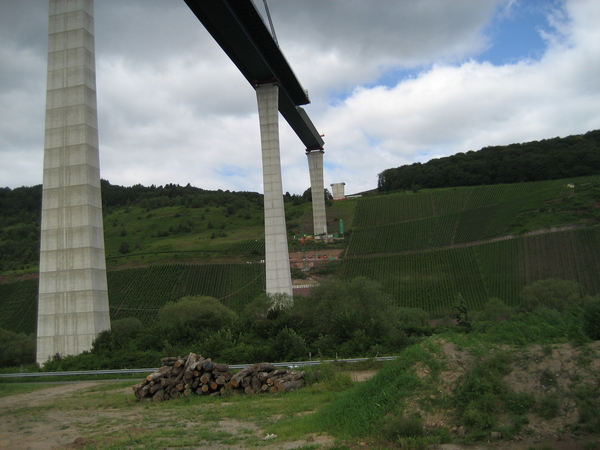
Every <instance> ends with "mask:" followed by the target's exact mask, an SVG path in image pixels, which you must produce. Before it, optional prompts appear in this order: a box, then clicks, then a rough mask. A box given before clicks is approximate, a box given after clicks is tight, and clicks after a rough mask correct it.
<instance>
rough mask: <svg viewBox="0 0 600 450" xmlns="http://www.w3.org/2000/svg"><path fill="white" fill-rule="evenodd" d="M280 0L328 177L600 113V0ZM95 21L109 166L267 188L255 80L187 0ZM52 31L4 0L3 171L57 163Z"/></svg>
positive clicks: (3, 181)
mask: <svg viewBox="0 0 600 450" xmlns="http://www.w3.org/2000/svg"><path fill="white" fill-rule="evenodd" d="M255 3H256V5H257V8H258V9H259V11H261V13H264V9H263V0H255ZM268 4H269V8H270V12H271V15H272V18H273V22H274V26H275V32H276V35H277V38H278V41H279V45H280V47H281V48H282V50H283V52H284V54H285V55H286V58H287V60H288V61H289V63H290V65H291V66H292V68H293V70H294V72H295V73H296V75H297V76H298V78H299V80H300V82H301V83H302V85H303V86H304V88H305V89H307V90H308V91H309V94H310V98H311V101H312V103H311V104H310V105H306V106H305V110H306V111H307V112H308V114H309V115H310V117H311V119H312V121H313V123H314V124H315V126H316V127H317V129H318V130H319V132H321V133H322V134H324V140H325V159H324V160H325V165H326V167H325V184H326V186H327V185H329V184H331V183H337V182H342V181H343V182H345V183H346V192H347V193H355V192H360V191H362V190H367V189H372V188H374V187H376V185H377V174H378V173H380V172H381V171H383V170H385V169H387V168H390V167H398V166H401V165H403V164H410V163H413V162H426V161H428V160H430V159H432V158H437V157H441V156H447V155H451V154H454V153H457V152H464V151H468V150H479V149H480V148H482V147H485V146H490V145H502V144H510V143H514V142H524V141H530V140H541V139H545V138H552V137H556V136H567V135H570V134H582V133H585V132H587V131H590V130H594V129H598V128H600V26H598V24H600V2H598V1H597V0H564V1H559V0H402V1H399V0H396V1H392V0H376V1H375V0H370V1H369V0H269V1H268ZM95 31H96V79H97V96H98V114H99V130H100V159H101V176H102V178H105V179H107V180H109V181H110V182H111V183H112V184H120V185H125V186H130V185H133V184H136V183H141V184H144V185H151V184H155V185H164V184H167V183H176V184H181V185H185V184H187V183H190V184H192V185H193V186H197V187H201V188H204V189H224V190H226V189H229V190H235V191H240V190H243V191H258V192H262V170H261V162H260V161H261V160H260V137H259V131H258V115H257V112H256V96H255V92H254V90H253V89H252V88H251V86H250V85H249V84H248V83H247V82H246V80H245V79H244V78H243V77H242V76H241V75H240V74H239V73H238V71H237V69H236V68H235V66H234V65H233V64H232V63H231V62H230V61H229V59H228V58H227V57H226V56H225V54H224V53H223V52H222V50H221V49H220V48H219V47H218V46H217V44H216V43H215V42H214V41H213V40H212V38H211V37H210V35H209V34H208V33H207V32H206V31H205V30H204V28H203V27H202V25H201V24H200V22H198V20H197V19H196V17H195V16H194V15H193V14H192V12H191V11H190V10H189V8H188V7H187V5H186V4H185V3H184V2H183V0H127V1H125V0H96V2H95ZM47 33H48V3H47V1H45V0H14V1H9V0H2V1H0V42H2V45H1V46H0V187H10V188H15V187H19V186H32V185H35V184H40V183H41V180H42V162H43V129H44V110H45V91H46V62H47V42H48V39H47ZM280 130H281V152H282V167H283V176H284V191H289V192H291V193H298V194H300V193H302V192H303V191H304V190H305V189H306V188H307V187H309V185H310V181H309V175H308V167H307V162H306V156H305V153H304V148H303V146H302V144H301V142H300V141H299V139H298V138H297V137H296V136H295V134H294V133H293V131H292V130H291V129H290V128H289V127H288V125H287V124H286V123H285V121H283V119H282V120H281V123H280Z"/></svg>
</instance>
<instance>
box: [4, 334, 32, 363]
mask: <svg viewBox="0 0 600 450" xmlns="http://www.w3.org/2000/svg"><path fill="white" fill-rule="evenodd" d="M35 340H36V339H35V335H33V334H31V335H26V334H24V333H19V334H17V333H14V332H12V331H9V330H4V329H3V328H0V367H14V366H19V365H21V364H33V363H35V346H36V342H35Z"/></svg>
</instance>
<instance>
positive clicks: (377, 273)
mask: <svg viewBox="0 0 600 450" xmlns="http://www.w3.org/2000/svg"><path fill="white" fill-rule="evenodd" d="M598 273H600V228H599V227H590V228H582V229H573V230H568V231H562V232H555V233H547V234H539V235H534V236H527V237H516V238H512V239H505V240H500V241H497V242H491V243H486V244H481V245H474V246H468V247H460V248H450V249H443V250H442V249H434V250H428V251H416V252H410V253H408V252H407V253H400V254H396V255H380V256H362V257H353V258H347V259H345V260H344V261H343V262H342V265H341V269H340V276H341V277H343V278H346V279H350V278H354V277H357V276H365V277H367V278H370V279H373V280H377V281H379V282H381V283H382V285H383V287H384V289H385V291H386V292H387V293H388V294H389V295H390V296H391V298H392V300H393V302H394V303H395V304H396V305H397V306H403V307H411V308H423V309H425V310H426V311H428V312H429V313H431V314H432V315H433V316H445V315H447V314H448V313H449V312H450V310H451V307H452V305H453V303H454V301H455V298H456V295H457V294H458V293H460V294H461V295H462V296H463V297H464V298H465V300H466V302H467V306H468V307H469V309H472V310H481V309H482V308H483V306H484V304H485V303H486V302H487V300H488V299H490V298H493V297H496V298H500V299H501V300H503V301H504V302H505V303H506V304H508V305H511V306H518V305H520V304H521V303H522V300H521V298H520V297H519V294H520V292H521V290H522V289H523V287H525V286H526V285H528V284H530V283H532V282H534V281H536V280H539V279H545V278H560V279H568V280H574V281H577V282H578V283H579V284H580V285H581V288H582V291H583V294H589V295H595V294H598V293H599V292H600V277H598Z"/></svg>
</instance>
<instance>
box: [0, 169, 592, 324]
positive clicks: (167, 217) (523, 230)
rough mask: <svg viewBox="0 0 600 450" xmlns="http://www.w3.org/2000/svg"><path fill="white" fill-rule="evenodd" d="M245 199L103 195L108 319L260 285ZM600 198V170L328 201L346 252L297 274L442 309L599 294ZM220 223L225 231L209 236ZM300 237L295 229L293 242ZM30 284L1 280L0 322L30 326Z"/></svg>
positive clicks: (145, 315)
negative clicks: (538, 294)
mask: <svg viewBox="0 0 600 450" xmlns="http://www.w3.org/2000/svg"><path fill="white" fill-rule="evenodd" d="M160 197H161V196H158V197H156V198H160ZM232 198H235V197H232ZM175 199H177V196H175ZM165 201H166V200H165ZM169 201H179V200H169ZM183 201H184V202H185V200H183ZM248 203H249V204H250V206H245V207H244V208H240V210H238V211H237V212H236V213H234V214H230V215H229V216H228V217H227V216H226V214H228V212H227V211H226V207H224V206H221V205H220V206H215V205H213V204H211V205H208V204H205V205H203V206H201V207H199V208H193V207H191V206H185V204H183V205H181V206H176V205H173V206H170V205H165V206H160V207H157V208H155V209H153V210H150V211H147V210H145V209H142V208H141V206H126V202H125V206H120V207H117V206H114V207H112V210H110V206H109V210H108V211H107V215H106V218H105V227H106V228H105V230H106V231H105V234H106V247H107V262H108V265H109V271H108V286H109V298H110V306H111V318H112V319H113V320H117V319H122V318H126V317H137V318H138V319H139V320H141V322H142V323H144V324H149V323H151V322H152V321H153V320H154V318H155V317H156V313H157V310H158V309H159V308H160V307H161V306H162V305H164V304H165V303H166V302H169V301H175V300H177V299H178V298H181V297H183V296H185V295H209V296H214V297H215V298H218V299H220V300H221V301H222V302H223V303H224V304H225V305H227V306H229V307H231V308H232V309H233V310H234V311H236V312H238V313H241V312H242V311H243V309H244V307H245V305H247V304H248V303H249V302H250V301H252V299H254V298H255V297H256V296H257V295H258V294H260V292H262V277H263V270H264V268H263V265H262V264H260V260H261V259H263V258H264V256H263V254H264V253H263V252H264V244H263V242H262V240H261V239H260V238H261V237H262V236H259V235H258V233H260V232H262V228H261V227H260V226H259V225H258V219H257V218H253V217H251V218H250V219H247V218H246V216H245V215H246V214H250V216H252V215H253V214H255V213H256V214H257V215H258V207H257V206H256V203H255V202H254V203H252V202H250V201H248ZM599 205H600V176H592V177H579V178H568V179H563V180H554V181H543V182H531V183H517V184H513V185H496V186H477V187H464V188H453V189H435V190H422V191H419V192H418V193H412V192H410V193H397V194H391V195H384V196H372V197H363V198H360V199H352V200H345V201H338V202H329V203H328V206H327V214H328V219H329V222H330V229H332V228H334V227H335V226H336V225H337V221H338V219H340V218H342V219H343V220H344V223H345V224H346V226H347V229H348V228H350V229H349V230H348V232H347V233H346V236H348V238H347V239H346V243H345V244H341V245H346V246H347V247H346V250H345V254H343V258H342V259H341V260H339V261H331V262H329V261H327V260H325V261H326V262H323V263H321V265H320V267H315V268H313V269H311V270H310V271H309V272H308V273H307V272H302V271H299V270H296V271H294V272H293V274H294V276H295V277H298V278H304V277H306V276H307V275H308V276H309V277H314V278H316V279H319V278H320V277H322V276H325V275H331V274H337V276H338V277H339V278H341V279H346V280H350V279H353V278H355V277H357V276H366V277H368V278H370V279H372V280H376V281H378V282H379V283H381V285H382V286H383V289H384V291H385V293H386V294H387V295H388V296H389V298H390V300H391V301H392V302H393V304H395V305H397V306H400V307H410V308H421V309H424V310H425V311H427V313H428V314H430V315H431V316H432V317H438V318H443V317H445V316H448V315H449V314H450V313H451V309H452V306H453V304H454V302H455V299H456V296H457V294H459V293H460V294H461V295H462V296H463V298H464V299H465V301H466V304H467V306H468V308H469V309H470V310H481V309H483V308H484V305H485V304H486V303H487V302H488V301H489V299H491V298H498V299H501V300H502V301H503V302H504V303H505V304H507V305H509V306H512V307H518V306H521V305H522V304H523V300H522V298H521V296H520V294H521V291H522V289H523V288H524V287H525V286H527V285H530V284H532V283H533V282H535V281H537V280H542V279H547V278H558V279H565V280H572V281H575V282H577V283H578V285H579V287H580V289H581V294H582V295H596V294H598V293H600V278H599V277H598V276H597V274H598V273H599V272H600V226H598V216H599V211H598V206H599ZM252 208H254V209H252ZM286 213H287V216H288V226H290V228H291V229H292V233H293V232H294V230H298V229H301V228H302V226H304V228H305V229H309V227H310V222H311V220H312V219H311V212H310V204H309V203H308V202H302V201H299V200H298V199H296V204H294V199H292V200H291V201H290V200H289V201H288V203H286ZM240 215H241V216H240ZM202 216H204V218H203V219H202ZM189 222H192V224H191V225H189ZM255 222H256V223H255ZM186 223H188V225H189V230H188V229H186ZM211 223H212V228H209V226H208V224H211ZM222 225H225V227H224V228H221V226H222ZM215 230H218V231H215ZM217 233H223V234H225V235H226V236H219V237H214V238H213V234H217ZM159 234H165V235H164V236H163V235H161V236H159ZM253 237H254V238H253ZM123 242H129V246H130V251H129V252H127V253H123V252H120V248H121V245H122V243H123ZM340 242H343V241H338V242H337V243H335V244H322V245H336V246H339V245H340ZM311 245H317V244H311ZM296 246H299V241H298V240H297V239H293V235H292V238H291V239H290V248H291V249H292V250H294V249H296V248H297V247H296ZM315 248H316V247H315ZM248 263H250V264H248ZM116 269H118V270H116ZM5 276H6V275H5ZM36 295H37V280H35V279H32V280H23V281H19V282H13V283H4V284H0V303H1V305H2V308H3V310H4V314H3V315H2V317H0V328H6V329H9V330H12V331H15V332H26V333H31V332H33V331H35V326H36V325H35V324H36V316H35V314H36Z"/></svg>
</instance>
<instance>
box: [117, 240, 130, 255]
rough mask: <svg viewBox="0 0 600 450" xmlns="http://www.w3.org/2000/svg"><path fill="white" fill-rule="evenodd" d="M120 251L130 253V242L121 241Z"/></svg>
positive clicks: (124, 253)
mask: <svg viewBox="0 0 600 450" xmlns="http://www.w3.org/2000/svg"><path fill="white" fill-rule="evenodd" d="M119 253H121V254H123V255H126V254H127V253H129V244H128V243H127V242H125V241H123V242H121V246H120V247H119Z"/></svg>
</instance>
